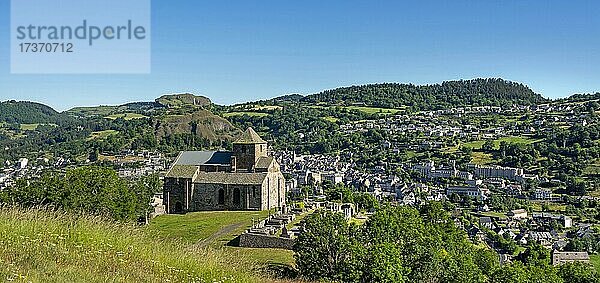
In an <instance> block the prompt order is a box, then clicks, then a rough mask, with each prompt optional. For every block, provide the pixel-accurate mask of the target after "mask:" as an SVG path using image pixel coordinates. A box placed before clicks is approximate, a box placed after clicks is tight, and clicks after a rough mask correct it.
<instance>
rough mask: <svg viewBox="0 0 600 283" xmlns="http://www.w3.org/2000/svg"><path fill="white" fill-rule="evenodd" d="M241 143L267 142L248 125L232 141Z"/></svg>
mask: <svg viewBox="0 0 600 283" xmlns="http://www.w3.org/2000/svg"><path fill="white" fill-rule="evenodd" d="M234 143H242V144H254V143H267V142H266V141H264V140H263V139H262V138H261V137H260V136H259V135H258V134H257V133H256V132H255V131H254V129H252V128H251V127H248V129H246V131H245V132H244V133H242V135H241V136H240V137H239V138H238V139H237V140H236V141H235V142H234Z"/></svg>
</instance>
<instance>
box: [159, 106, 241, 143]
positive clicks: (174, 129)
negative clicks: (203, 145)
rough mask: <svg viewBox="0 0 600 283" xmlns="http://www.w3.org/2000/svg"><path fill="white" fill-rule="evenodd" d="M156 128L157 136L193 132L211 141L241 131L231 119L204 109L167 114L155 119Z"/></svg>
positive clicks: (230, 137) (229, 136)
mask: <svg viewBox="0 0 600 283" xmlns="http://www.w3.org/2000/svg"><path fill="white" fill-rule="evenodd" d="M154 129H155V134H156V137H157V138H163V137H166V136H170V135H174V134H193V135H194V136H197V137H200V138H203V139H207V140H209V141H218V140H231V139H233V138H234V137H235V136H237V135H238V134H239V133H240V131H239V129H237V128H236V127H234V126H233V125H232V124H231V123H230V122H229V121H227V120H226V119H224V118H222V117H219V116H217V115H215V114H213V113H212V112H210V111H208V110H204V109H200V110H196V111H195V112H192V113H184V114H175V115H166V116H164V117H161V118H159V119H156V120H155V124H154Z"/></svg>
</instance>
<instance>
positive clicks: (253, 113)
mask: <svg viewBox="0 0 600 283" xmlns="http://www.w3.org/2000/svg"><path fill="white" fill-rule="evenodd" d="M243 115H248V116H252V117H264V116H267V115H269V114H267V113H262V112H251V111H241V112H228V113H225V114H223V117H226V118H227V117H232V116H243Z"/></svg>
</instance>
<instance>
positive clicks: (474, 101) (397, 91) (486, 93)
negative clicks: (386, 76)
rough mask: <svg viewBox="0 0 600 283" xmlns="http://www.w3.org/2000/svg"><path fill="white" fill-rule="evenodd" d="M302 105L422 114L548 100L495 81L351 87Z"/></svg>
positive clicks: (521, 87)
mask: <svg viewBox="0 0 600 283" xmlns="http://www.w3.org/2000/svg"><path fill="white" fill-rule="evenodd" d="M303 101H304V102H308V103H313V104H317V103H324V104H335V105H365V106H373V107H382V108H399V107H402V106H411V107H413V108H416V109H419V110H426V109H427V110H432V109H433V110H435V109H443V108H448V107H459V106H484V105H490V106H506V105H513V104H521V105H532V104H537V103H542V102H546V101H547V100H546V99H545V98H543V97H542V96H541V95H539V94H537V93H535V92H533V91H532V90H531V89H530V88H528V87H527V86H525V85H523V84H520V83H515V82H510V81H506V80H503V79H495V78H492V79H473V80H460V81H447V82H443V83H441V84H433V85H413V84H399V83H382V84H369V85H361V86H350V87H342V88H336V89H332V90H326V91H323V92H321V93H317V94H312V95H308V96H306V97H305V98H304V99H303Z"/></svg>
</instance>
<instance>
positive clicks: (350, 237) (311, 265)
mask: <svg viewBox="0 0 600 283" xmlns="http://www.w3.org/2000/svg"><path fill="white" fill-rule="evenodd" d="M354 232H355V231H354V225H352V226H351V225H349V224H348V222H347V221H346V220H345V219H344V217H343V216H342V215H341V214H339V213H332V212H326V211H323V210H319V211H317V212H315V213H313V214H311V215H309V216H307V217H306V218H305V219H304V224H303V226H302V233H301V234H300V236H298V238H297V239H296V242H295V244H294V252H295V253H294V258H295V259H296V266H297V267H298V270H300V273H301V274H302V275H303V276H304V277H306V278H308V279H311V280H318V279H328V280H342V281H347V282H349V281H356V279H357V278H358V277H359V274H358V272H359V270H360V269H359V268H356V267H357V265H358V264H359V261H358V258H357V257H358V244H357V242H356V240H357V239H356V238H355V237H354V236H356V235H354Z"/></svg>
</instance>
